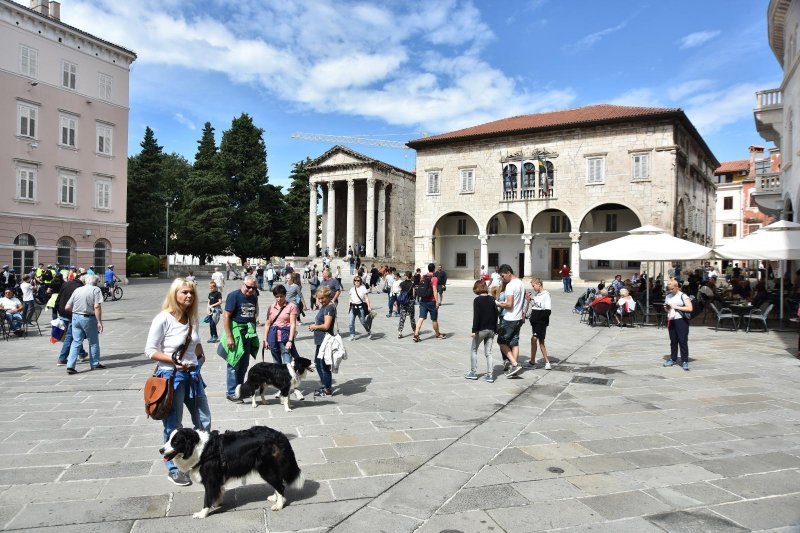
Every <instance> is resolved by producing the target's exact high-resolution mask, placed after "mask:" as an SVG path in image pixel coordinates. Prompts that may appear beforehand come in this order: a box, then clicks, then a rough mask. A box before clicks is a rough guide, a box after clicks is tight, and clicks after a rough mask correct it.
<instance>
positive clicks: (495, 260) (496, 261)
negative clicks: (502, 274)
mask: <svg viewBox="0 0 800 533" xmlns="http://www.w3.org/2000/svg"><path fill="white" fill-rule="evenodd" d="M498 266H500V254H498V253H496V252H494V253H490V254H489V267H490V268H491V267H498Z"/></svg>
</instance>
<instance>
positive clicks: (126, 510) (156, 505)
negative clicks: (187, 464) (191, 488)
mask: <svg viewBox="0 0 800 533" xmlns="http://www.w3.org/2000/svg"><path fill="white" fill-rule="evenodd" d="M168 502H169V498H168V497H167V496H142V497H133V498H120V499H111V500H86V501H69V502H53V503H31V504H29V505H27V506H26V507H25V508H24V509H23V510H22V511H21V512H20V513H19V514H17V515H16V516H15V517H14V519H13V520H12V521H11V522H10V523H9V524H7V525H6V527H7V528H9V529H26V528H34V527H41V526H59V525H69V524H82V523H92V522H102V521H104V520H106V519H107V518H108V517H111V516H113V517H114V518H115V519H116V520H136V519H140V518H156V517H160V516H164V514H165V513H166V510H167V503H168Z"/></svg>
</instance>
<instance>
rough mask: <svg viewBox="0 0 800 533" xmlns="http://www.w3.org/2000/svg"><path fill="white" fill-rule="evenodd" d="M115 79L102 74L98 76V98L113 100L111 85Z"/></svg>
mask: <svg viewBox="0 0 800 533" xmlns="http://www.w3.org/2000/svg"><path fill="white" fill-rule="evenodd" d="M112 81H113V79H112V78H111V76H109V75H108V74H103V73H102V72H100V73H99V74H98V75H97V96H98V97H99V98H102V99H103V100H111V84H112Z"/></svg>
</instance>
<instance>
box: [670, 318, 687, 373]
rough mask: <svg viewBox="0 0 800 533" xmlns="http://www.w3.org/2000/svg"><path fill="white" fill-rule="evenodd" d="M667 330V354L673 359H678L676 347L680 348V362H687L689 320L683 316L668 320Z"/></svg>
mask: <svg viewBox="0 0 800 533" xmlns="http://www.w3.org/2000/svg"><path fill="white" fill-rule="evenodd" d="M667 330H669V355H670V357H671V358H672V360H673V361H677V360H678V348H680V350H681V362H682V363H688V362H689V321H688V320H685V319H683V318H679V319H678V320H670V321H669V322H668V323H667Z"/></svg>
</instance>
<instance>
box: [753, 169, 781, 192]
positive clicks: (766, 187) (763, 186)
mask: <svg viewBox="0 0 800 533" xmlns="http://www.w3.org/2000/svg"><path fill="white" fill-rule="evenodd" d="M755 192H756V193H758V194H770V193H776V192H777V193H780V192H781V174H780V172H770V173H767V174H756V190H755Z"/></svg>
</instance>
